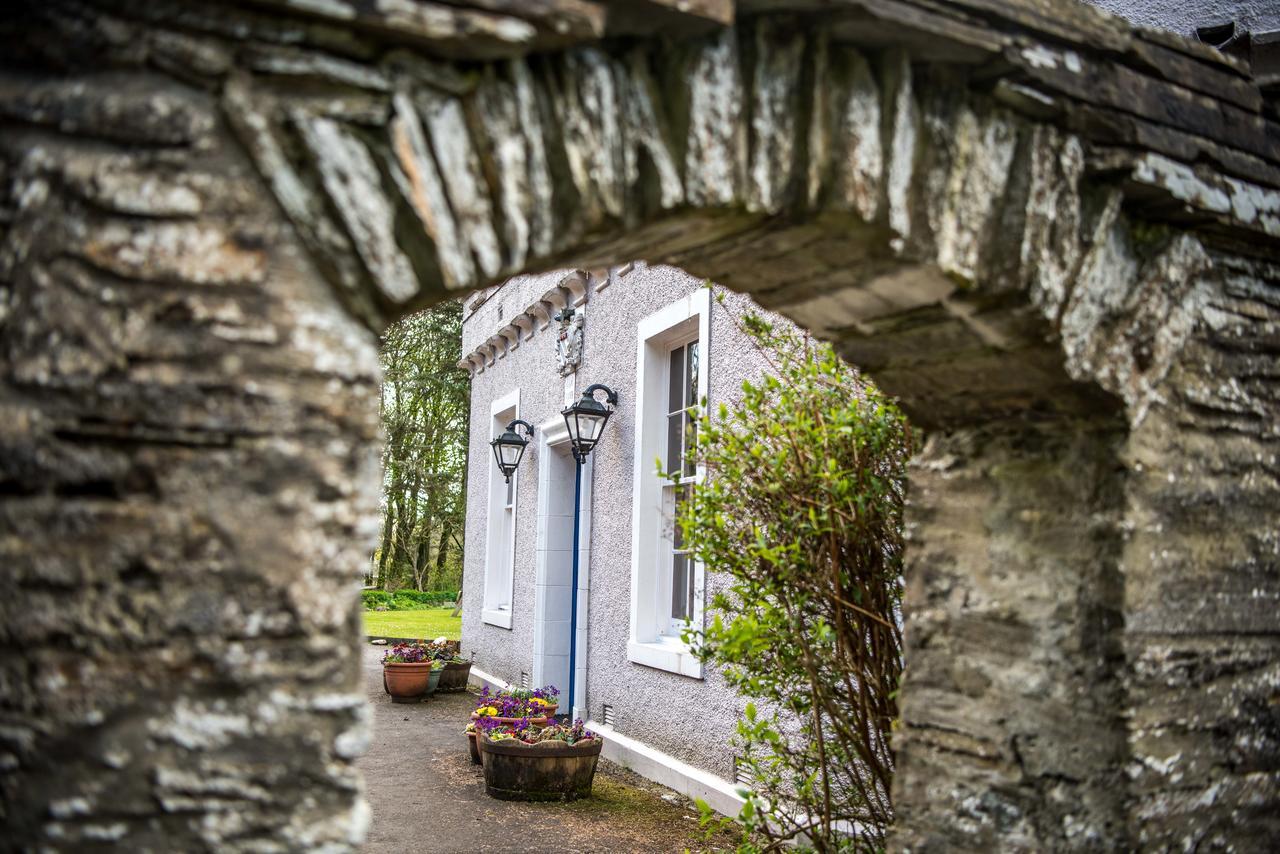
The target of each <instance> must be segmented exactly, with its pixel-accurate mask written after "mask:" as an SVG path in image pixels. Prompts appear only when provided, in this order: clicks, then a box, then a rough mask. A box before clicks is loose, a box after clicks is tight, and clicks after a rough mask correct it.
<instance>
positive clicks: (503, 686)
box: [470, 664, 515, 691]
mask: <svg viewBox="0 0 1280 854" xmlns="http://www.w3.org/2000/svg"><path fill="white" fill-rule="evenodd" d="M470 678H472V679H478V680H480V681H481V682H483V683H485V684H486V685H488V686H489V687H490V688H497V689H498V690H499V691H510V690H511V689H512V688H514V687H515V686H514V685H512V684H511V683H510V682H506V681H504V680H502V679H499V678H498V677H497V676H490V675H489V674H488V673H485V672H484V671H483V670H481V669H480V668H479V667H476V666H475V665H474V664H473V665H471V674H470Z"/></svg>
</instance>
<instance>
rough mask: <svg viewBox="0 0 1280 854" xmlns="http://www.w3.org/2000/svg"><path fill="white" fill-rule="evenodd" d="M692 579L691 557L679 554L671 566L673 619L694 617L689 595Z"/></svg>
mask: <svg viewBox="0 0 1280 854" xmlns="http://www.w3.org/2000/svg"><path fill="white" fill-rule="evenodd" d="M691 582H692V578H691V573H690V572H689V556H688V555H687V554H677V555H675V556H674V559H673V562H672V565H671V619H673V620H687V619H689V618H690V617H691V616H692V611H691V610H690V607H689V606H690V603H691V602H692V597H691V595H690V594H689V589H690V586H691Z"/></svg>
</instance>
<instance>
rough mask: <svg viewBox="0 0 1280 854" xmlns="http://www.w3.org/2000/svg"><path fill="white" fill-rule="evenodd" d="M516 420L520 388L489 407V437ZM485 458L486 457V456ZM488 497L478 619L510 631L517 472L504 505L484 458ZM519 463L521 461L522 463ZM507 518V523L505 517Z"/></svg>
mask: <svg viewBox="0 0 1280 854" xmlns="http://www.w3.org/2000/svg"><path fill="white" fill-rule="evenodd" d="M519 417H520V389H518V388H517V389H513V390H512V391H510V392H508V393H507V394H504V395H503V396H502V397H499V398H497V399H495V400H494V401H493V402H492V403H490V404H489V424H490V427H489V438H490V439H494V438H497V437H498V436H499V435H500V434H501V433H502V431H503V430H505V429H506V426H507V424H508V423H510V422H511V421H514V420H515V419H517V418H519ZM487 456H488V455H487ZM485 462H486V464H487V465H486V466H485V468H486V470H487V471H488V472H489V498H488V501H487V502H486V504H485V507H486V512H485V519H486V522H487V534H486V542H485V561H484V605H483V607H482V609H481V611H480V619H481V620H483V621H484V622H486V623H488V624H489V625H491V626H498V627H499V628H503V629H510V628H511V614H512V611H513V610H514V608H513V603H512V598H513V597H514V595H515V580H516V526H517V525H518V524H519V512H518V510H517V508H518V507H519V505H520V470H519V468H517V469H516V471H515V472H514V473H512V475H511V504H510V505H508V504H507V479H506V478H505V477H503V476H502V472H501V471H499V470H498V466H497V463H495V462H494V461H493V459H492V458H489V459H486V460H485ZM521 462H524V461H523V460H522V461H521ZM508 515H510V520H509V521H508V519H506V518H505V517H506V516H508Z"/></svg>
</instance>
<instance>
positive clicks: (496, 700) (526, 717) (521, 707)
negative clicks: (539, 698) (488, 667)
mask: <svg viewBox="0 0 1280 854" xmlns="http://www.w3.org/2000/svg"><path fill="white" fill-rule="evenodd" d="M548 717H549V715H548V714H547V713H546V711H545V706H543V705H542V704H538V703H534V702H533V701H532V693H531V692H530V691H527V690H521V689H513V690H510V691H499V692H498V693H496V694H490V693H489V688H488V687H487V686H486V687H485V688H484V689H483V690H481V692H480V697H479V698H478V699H477V700H476V709H475V711H474V712H472V713H471V719H472V720H479V719H481V718H488V719H489V721H490V723H491V724H493V723H500V724H511V723H516V722H518V721H532V722H534V723H536V724H538V725H543V724H545V723H546V722H547V718H548Z"/></svg>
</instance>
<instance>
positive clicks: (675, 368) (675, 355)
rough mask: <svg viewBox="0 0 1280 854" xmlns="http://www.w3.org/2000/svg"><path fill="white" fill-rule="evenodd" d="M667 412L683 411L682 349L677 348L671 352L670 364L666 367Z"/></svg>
mask: <svg viewBox="0 0 1280 854" xmlns="http://www.w3.org/2000/svg"><path fill="white" fill-rule="evenodd" d="M667 377H668V391H667V412H676V411H678V410H681V409H684V348H683V347H677V348H675V349H674V350H672V351H671V364H670V365H669V366H668V371H667Z"/></svg>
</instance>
